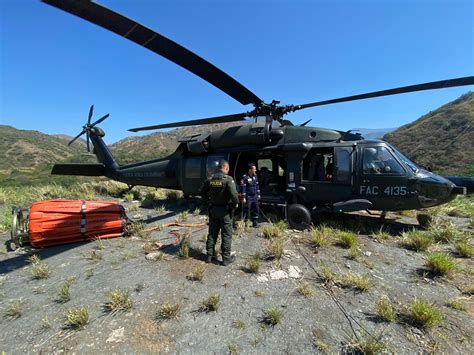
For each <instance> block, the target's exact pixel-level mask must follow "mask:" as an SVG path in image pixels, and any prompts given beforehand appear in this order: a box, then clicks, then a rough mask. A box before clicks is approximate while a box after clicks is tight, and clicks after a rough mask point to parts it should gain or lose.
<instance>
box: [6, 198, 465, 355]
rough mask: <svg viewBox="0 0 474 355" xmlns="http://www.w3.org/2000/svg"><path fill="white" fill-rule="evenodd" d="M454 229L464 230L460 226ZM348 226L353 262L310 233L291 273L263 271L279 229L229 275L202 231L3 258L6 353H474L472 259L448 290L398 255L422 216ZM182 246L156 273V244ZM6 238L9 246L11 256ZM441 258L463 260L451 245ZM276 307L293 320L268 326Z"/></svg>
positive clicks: (251, 245) (286, 265)
mask: <svg viewBox="0 0 474 355" xmlns="http://www.w3.org/2000/svg"><path fill="white" fill-rule="evenodd" d="M130 210H133V212H129V216H131V217H134V218H135V219H140V218H143V219H144V221H145V223H146V227H147V228H151V227H154V226H158V225H161V224H163V223H168V222H172V221H174V220H175V218H176V213H177V211H176V210H174V211H172V210H164V211H163V210H162V211H158V210H153V209H142V208H139V209H137V208H136V207H134V208H133V209H132V208H130ZM178 211H179V209H178ZM182 217H183V216H182V215H181V218H182ZM203 218H205V217H204V216H202V215H194V214H192V213H191V214H190V215H189V216H188V218H187V220H186V221H185V223H195V224H199V223H202V222H203ZM452 220H453V221H454V222H455V223H456V224H457V225H458V226H459V228H464V227H463V226H466V221H465V220H464V219H462V218H452ZM338 223H339V226H340V227H341V228H346V229H350V230H355V231H357V232H358V234H359V236H358V239H359V243H358V250H357V254H358V255H357V256H356V257H355V258H350V257H349V255H348V249H344V248H341V247H340V246H338V245H336V244H335V243H331V244H330V245H328V246H326V247H321V248H315V247H314V246H312V245H310V243H309V232H298V231H294V230H286V231H285V232H284V237H283V240H284V254H283V257H282V258H281V259H280V260H276V259H271V258H265V249H266V245H267V244H268V243H269V241H268V240H267V239H265V238H264V237H263V236H261V232H262V229H263V228H264V227H265V225H268V223H262V224H261V227H260V228H259V229H248V230H247V231H245V232H244V233H243V235H242V236H240V237H237V236H236V238H235V240H234V243H233V250H234V251H235V253H236V262H234V263H233V264H232V265H231V266H229V267H223V266H220V265H216V264H210V265H207V264H205V263H204V262H203V255H202V251H203V249H204V245H205V237H206V227H202V226H200V227H195V228H188V227H164V228H163V229H162V230H156V231H153V232H152V233H151V239H150V240H149V239H147V238H145V239H143V238H139V237H137V236H135V237H129V238H116V239H110V240H103V241H102V243H99V242H90V243H79V244H71V245H64V246H57V247H51V248H45V249H41V250H31V249H29V248H22V249H19V250H16V251H8V252H6V251H5V252H3V253H2V254H0V272H1V276H0V285H1V286H0V309H1V311H2V315H1V316H2V318H1V319H0V351H4V352H6V353H24V352H32V353H37V352H38V353H39V352H41V353H42V352H45V353H59V352H63V351H67V352H76V353H77V352H79V353H86V352H91V351H93V352H107V353H108V352H118V353H157V352H179V353H237V352H239V353H262V352H265V353H295V354H297V353H310V352H315V351H320V352H340V351H348V352H350V351H355V349H356V348H357V346H359V349H360V347H362V346H363V345H364V344H366V342H367V340H368V339H376V340H375V341H374V342H373V343H376V344H379V345H384V346H385V347H386V349H388V351H392V352H396V353H413V352H425V351H436V352H446V353H448V352H450V353H452V352H456V353H472V352H473V350H474V349H473V339H472V337H473V334H474V317H473V316H474V302H473V301H472V299H471V296H470V295H469V294H468V293H469V292H468V291H466V290H468V289H469V288H470V289H471V292H472V284H473V266H474V263H473V260H472V258H470V259H469V258H459V257H457V256H456V255H455V254H454V253H453V254H452V255H453V256H455V257H456V262H457V269H456V271H455V272H454V273H453V274H452V275H450V276H449V277H434V276H432V275H431V274H430V273H429V272H428V271H427V270H426V267H425V261H426V254H425V253H418V252H415V251H412V250H408V249H406V248H404V247H403V246H401V245H400V239H401V237H400V233H401V232H402V231H403V230H409V229H412V228H419V226H418V224H417V222H416V219H415V218H414V217H413V216H400V215H397V214H389V215H388V216H387V218H386V219H385V220H382V219H381V218H380V217H379V216H369V215H367V214H365V213H361V214H357V215H345V216H343V217H341V218H339V219H338ZM380 227H384V228H385V229H386V230H387V231H389V232H390V233H391V235H392V236H391V237H390V238H389V239H387V240H379V241H378V240H376V239H374V238H373V237H371V234H372V233H371V232H373V231H376V230H378V229H380ZM466 228H467V227H466ZM190 231H191V232H190ZM170 232H173V233H170ZM470 232H472V230H471V231H470ZM184 234H188V235H190V239H191V247H190V252H189V257H188V258H181V257H179V256H178V253H177V252H178V250H177V247H169V248H165V249H164V251H163V254H152V256H153V255H155V259H157V260H152V259H153V257H151V256H150V255H149V256H148V258H147V257H146V255H147V252H146V251H145V250H144V245H145V244H147V245H150V243H153V242H154V241H161V242H162V243H163V242H165V241H167V240H168V241H172V240H173V239H174V238H175V237H176V235H179V236H182V235H184ZM8 238H9V236H8V235H7V234H5V233H4V234H2V235H1V239H2V242H4V243H7V240H8ZM434 248H435V249H442V250H451V249H449V248H450V246H449V245H435V246H434ZM256 251H262V259H263V260H262V261H261V267H260V270H259V272H258V273H251V272H249V270H247V269H246V265H247V262H248V260H249V258H250V257H251V256H252V255H253V254H255V252H256ZM32 253H36V254H38V255H39V257H40V259H41V262H42V263H45V264H47V265H48V267H49V270H50V276H49V278H45V279H33V277H32V274H31V269H32V267H33V266H32V264H31V263H30V262H29V257H30V256H31V254H32ZM202 267H205V271H204V277H203V279H202V280H201V281H192V280H190V279H189V275H190V274H191V273H193V272H195V271H196V270H198V269H199V268H202ZM329 269H330V270H332V272H334V273H335V274H337V275H347V274H349V273H353V274H359V275H364V276H367V277H368V280H369V281H370V288H369V289H368V290H367V291H366V292H363V291H358V290H357V289H356V288H354V287H353V286H349V285H347V284H344V283H341V282H338V281H334V282H332V281H328V280H327V278H326V280H325V277H324V275H323V274H324V273H325V272H326V273H327V271H328V270H329ZM338 277H339V276H338ZM341 277H342V276H341ZM68 279H69V282H70V284H71V286H70V292H71V293H70V300H69V301H67V302H65V303H58V302H57V301H56V300H55V298H57V297H58V294H57V292H58V289H59V288H60V287H61V286H63V285H64V284H65V282H66V280H68ZM306 282H307V283H308V286H307V287H308V288H309V289H312V290H313V294H312V295H308V297H305V296H303V295H302V294H301V293H300V292H299V291H298V290H299V288H300V287H301V286H302V285H304V284H305V283H306ZM115 289H120V290H123V291H128V292H129V296H130V299H131V300H132V302H133V306H132V308H131V309H130V310H128V311H123V312H120V311H119V312H108V311H107V309H106V307H105V305H106V303H107V300H108V298H107V294H108V292H110V291H112V290H115ZM211 293H216V294H218V295H219V296H220V301H219V307H218V309H217V311H210V312H205V311H202V309H200V308H201V305H202V302H203V300H205V299H206V298H207V297H208V296H209V294H211ZM382 296H388V298H389V300H390V302H391V303H392V304H393V305H394V307H395V309H396V319H395V320H394V321H392V322H384V321H382V320H381V319H380V318H379V316H378V315H377V312H376V303H377V301H378V300H379V299H380V297H382ZM415 297H417V298H423V299H426V300H428V301H429V302H431V303H433V304H434V306H435V307H436V308H437V309H438V310H439V311H440V312H441V314H442V321H441V323H440V324H439V325H438V326H435V327H432V328H423V327H419V326H416V325H415V324H414V323H413V321H412V320H411V319H410V316H409V309H408V308H409V304H410V303H411V302H412V300H413V299H414V298H415ZM452 299H456V300H457V301H459V302H462V304H464V310H457V309H454V308H452V307H448V306H447V305H446V302H447V301H448V300H452ZM19 300H21V303H19V306H18V312H13V316H12V312H11V310H12V305H14V304H15V302H17V301H19ZM166 303H170V304H178V305H179V306H180V309H179V311H178V314H177V316H176V317H171V318H170V319H159V317H158V316H157V314H158V313H159V310H160V308H161V307H162V305H164V304H166ZM78 307H86V308H87V309H88V313H89V322H88V324H87V325H85V327H84V328H82V329H71V328H70V327H68V326H66V323H65V313H66V312H67V310H69V309H73V308H78ZM272 307H275V308H276V310H275V312H277V313H280V314H281V319H280V320H279V322H278V323H277V324H274V325H269V324H267V323H265V322H264V321H263V316H264V312H265V311H266V310H269V309H270V308H272ZM366 349H368V348H366ZM379 350H380V349H379Z"/></svg>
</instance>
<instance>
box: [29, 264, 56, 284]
mask: <svg viewBox="0 0 474 355" xmlns="http://www.w3.org/2000/svg"><path fill="white" fill-rule="evenodd" d="M30 272H31V276H32V277H33V279H35V280H40V279H47V278H49V277H50V276H51V271H50V270H49V267H48V265H47V264H45V263H43V262H38V263H35V264H32V265H31V269H30Z"/></svg>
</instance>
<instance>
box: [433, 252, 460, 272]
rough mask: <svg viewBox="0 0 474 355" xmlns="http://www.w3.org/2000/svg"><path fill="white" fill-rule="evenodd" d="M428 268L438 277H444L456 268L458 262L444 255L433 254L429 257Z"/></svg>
mask: <svg viewBox="0 0 474 355" xmlns="http://www.w3.org/2000/svg"><path fill="white" fill-rule="evenodd" d="M426 266H427V267H428V268H429V269H430V270H431V271H432V272H433V273H434V274H436V275H440V276H444V275H447V274H449V273H451V272H452V271H454V269H455V268H456V262H455V261H454V259H453V258H452V257H450V256H449V255H446V254H443V253H433V254H431V255H429V256H428V259H427V260H426Z"/></svg>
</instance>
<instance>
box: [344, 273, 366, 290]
mask: <svg viewBox="0 0 474 355" xmlns="http://www.w3.org/2000/svg"><path fill="white" fill-rule="evenodd" d="M341 282H342V284H343V286H346V287H353V288H354V289H356V290H358V291H361V292H367V291H369V290H370V289H371V288H372V287H373V283H372V281H371V280H370V278H369V276H367V275H359V274H355V273H352V272H350V273H348V274H347V275H344V277H343V278H342V279H341Z"/></svg>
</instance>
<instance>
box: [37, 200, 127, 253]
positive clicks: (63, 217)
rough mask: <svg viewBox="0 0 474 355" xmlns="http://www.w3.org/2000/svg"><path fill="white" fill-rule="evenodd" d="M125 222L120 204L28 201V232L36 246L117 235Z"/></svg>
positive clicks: (77, 201) (82, 201) (121, 230)
mask: <svg viewBox="0 0 474 355" xmlns="http://www.w3.org/2000/svg"><path fill="white" fill-rule="evenodd" d="M125 225H126V216H125V210H124V208H123V206H122V205H120V204H118V203H116V202H108V201H84V200H51V201H41V202H35V203H33V204H32V206H31V208H30V212H29V220H28V234H29V240H30V243H31V245H32V246H34V247H36V248H41V247H47V246H51V245H58V244H66V243H74V242H80V241H84V240H94V239H104V238H115V237H120V236H122V235H123V233H124V229H125Z"/></svg>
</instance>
